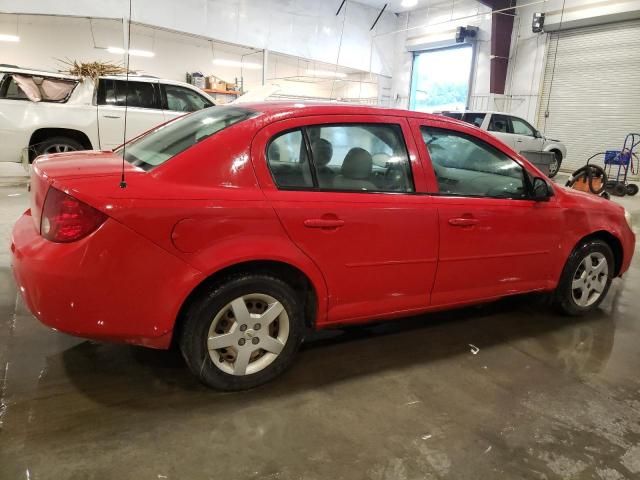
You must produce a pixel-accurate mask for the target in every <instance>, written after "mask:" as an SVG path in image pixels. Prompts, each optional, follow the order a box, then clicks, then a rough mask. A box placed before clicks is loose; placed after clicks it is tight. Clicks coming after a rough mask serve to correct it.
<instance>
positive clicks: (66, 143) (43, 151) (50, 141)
mask: <svg viewBox="0 0 640 480" xmlns="http://www.w3.org/2000/svg"><path fill="white" fill-rule="evenodd" d="M76 150H85V148H84V146H83V145H82V144H81V143H80V142H78V141H77V140H74V139H73V138H69V137H51V138H47V139H46V140H44V141H42V142H40V143H37V144H36V145H34V146H33V152H34V157H33V158H36V157H38V156H40V155H49V154H53V153H67V152H75V151H76Z"/></svg>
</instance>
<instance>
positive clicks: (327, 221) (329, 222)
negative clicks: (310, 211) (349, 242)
mask: <svg viewBox="0 0 640 480" xmlns="http://www.w3.org/2000/svg"><path fill="white" fill-rule="evenodd" d="M343 225H344V220H340V219H338V218H309V219H307V220H305V221H304V226H305V227H307V228H338V227H342V226H343Z"/></svg>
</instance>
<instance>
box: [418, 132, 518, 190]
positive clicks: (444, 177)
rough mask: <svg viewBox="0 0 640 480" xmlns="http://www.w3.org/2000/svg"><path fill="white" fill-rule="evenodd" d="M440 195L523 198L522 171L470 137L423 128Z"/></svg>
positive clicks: (492, 148)
mask: <svg viewBox="0 0 640 480" xmlns="http://www.w3.org/2000/svg"><path fill="white" fill-rule="evenodd" d="M421 131H422V138H423V140H424V142H425V144H426V146H427V149H428V151H429V156H430V157H431V164H432V166H433V170H434V172H435V174H436V178H437V180H438V186H439V190H440V193H441V194H443V195H460V196H471V197H494V198H525V197H526V187H525V180H524V179H525V176H524V170H523V168H522V167H521V166H520V165H519V164H518V163H516V162H515V161H514V160H513V159H511V158H509V157H508V156H507V155H505V154H504V153H502V152H501V151H500V150H498V149H496V148H494V147H492V146H491V145H489V144H488V143H486V142H484V141H482V140H480V139H479V138H476V137H474V136H472V135H467V134H465V133H461V132H456V131H453V130H446V129H440V128H431V127H422V128H421Z"/></svg>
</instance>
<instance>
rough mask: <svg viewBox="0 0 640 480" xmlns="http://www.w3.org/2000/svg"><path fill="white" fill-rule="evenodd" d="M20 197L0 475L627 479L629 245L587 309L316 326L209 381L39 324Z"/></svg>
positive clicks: (0, 213) (636, 454)
mask: <svg viewBox="0 0 640 480" xmlns="http://www.w3.org/2000/svg"><path fill="white" fill-rule="evenodd" d="M27 203H28V199H27V196H26V192H25V190H24V187H2V188H0V243H1V244H2V245H4V246H3V247H2V248H1V249H0V479H3V480H4V479H10V480H15V479H32V480H34V479H67V478H69V479H110V478H114V479H125V478H126V479H128V478H132V479H133V478H135V479H165V478H167V479H190V480H197V479H223V478H224V479H233V480H240V479H254V478H256V479H257V478H260V479H332V480H338V479H349V480H351V479H380V480H382V479H389V480H391V479H394V480H395V479H399V480H400V479H431V478H451V479H503V478H508V479H512V478H527V479H529V478H531V479H553V478H562V479H586V478H597V479H605V480H617V479H623V478H627V479H632V478H636V479H637V478H640V324H639V321H640V315H639V313H638V312H639V311H640V295H639V294H640V282H639V280H640V255H638V253H636V258H635V260H634V264H633V267H632V269H631V271H630V272H629V273H628V274H627V276H626V278H625V279H624V280H616V281H615V283H614V286H613V289H612V291H611V292H610V294H609V297H608V298H607V300H606V302H605V304H604V305H603V308H602V310H601V311H599V312H597V313H595V314H593V315H591V316H589V317H587V318H582V319H574V318H564V317H559V316H556V315H555V314H553V313H552V312H551V311H549V309H548V308H546V307H545V306H544V305H543V304H542V303H541V302H540V300H539V299H538V298H537V297H529V296H528V297H521V298H515V299H509V300H507V301H502V302H499V303H497V304H493V305H490V306H485V307H480V308H471V309H466V310H460V311H455V312H447V313H442V314H438V315H429V316H424V317H420V318H417V317H414V318H410V319H406V320H403V321H398V322H390V323H386V324H383V325H378V326H375V327H368V328H358V329H352V330H348V331H346V332H333V333H323V334H318V335H316V336H315V337H314V339H313V340H312V341H311V342H309V343H308V344H307V345H306V347H305V348H304V350H303V351H302V352H301V354H300V355H299V358H298V362H297V363H296V365H295V366H294V368H292V369H291V370H290V371H289V372H288V373H286V374H285V375H284V377H282V378H280V379H278V380H277V381H275V382H273V383H271V384H269V385H267V386H265V387H262V388H259V389H256V390H254V391H250V392H244V393H235V394H222V393H218V392H215V391H211V390H208V389H206V388H204V387H202V386H201V385H200V384H198V382H197V381H196V380H194V378H193V377H192V376H191V375H190V374H189V372H188V371H187V369H186V367H185V365H184V363H183V362H182V360H181V358H180V356H179V355H177V354H176V353H173V352H161V351H152V350H146V349H143V348H133V347H128V346H122V345H109V344H101V343H95V342H89V341H84V340H81V339H77V338H72V337H69V336H67V335H64V334H61V333H57V332H54V331H51V330H49V329H47V328H46V327H44V326H42V325H41V324H39V323H38V322H37V321H36V320H35V319H34V318H33V317H32V316H31V315H30V314H29V313H28V311H26V310H25V307H24V306H23V304H22V302H21V301H20V299H19V296H18V295H17V292H16V289H15V286H14V283H13V280H12V277H11V273H10V267H9V262H10V258H9V253H8V249H7V248H6V245H7V244H8V238H9V232H10V228H11V225H12V223H13V221H14V220H15V218H17V216H18V215H19V214H20V213H21V212H22V211H23V210H24V209H25V208H26V205H27ZM627 204H628V208H633V209H634V216H635V220H636V224H640V199H638V200H634V201H629V200H627ZM105 301H107V300H105ZM470 344H471V345H474V346H475V347H477V348H478V349H479V351H477V353H475V354H474V351H475V350H474V351H472V350H473V347H471V346H470Z"/></svg>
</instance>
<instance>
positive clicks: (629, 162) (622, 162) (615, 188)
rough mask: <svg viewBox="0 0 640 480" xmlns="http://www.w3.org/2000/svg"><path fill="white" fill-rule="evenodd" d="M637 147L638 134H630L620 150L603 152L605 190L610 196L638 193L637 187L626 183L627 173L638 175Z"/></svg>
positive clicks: (639, 140) (638, 143)
mask: <svg viewBox="0 0 640 480" xmlns="http://www.w3.org/2000/svg"><path fill="white" fill-rule="evenodd" d="M638 146H640V133H630V134H628V135H627V136H626V137H625V139H624V144H623V145H622V150H607V151H606V152H604V166H605V170H606V172H607V178H608V180H607V184H606V190H607V192H609V193H610V194H612V195H617V196H619V197H623V196H625V195H636V194H637V193H638V185H636V184H635V183H629V181H628V177H629V173H631V174H632V175H637V174H638V163H639V162H638V157H637V155H636V153H635V151H636V150H637V149H638ZM634 165H635V168H634Z"/></svg>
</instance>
